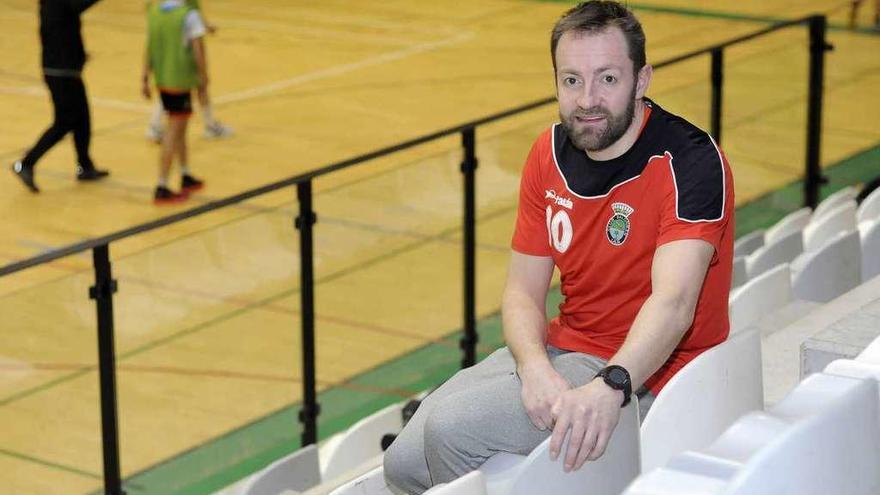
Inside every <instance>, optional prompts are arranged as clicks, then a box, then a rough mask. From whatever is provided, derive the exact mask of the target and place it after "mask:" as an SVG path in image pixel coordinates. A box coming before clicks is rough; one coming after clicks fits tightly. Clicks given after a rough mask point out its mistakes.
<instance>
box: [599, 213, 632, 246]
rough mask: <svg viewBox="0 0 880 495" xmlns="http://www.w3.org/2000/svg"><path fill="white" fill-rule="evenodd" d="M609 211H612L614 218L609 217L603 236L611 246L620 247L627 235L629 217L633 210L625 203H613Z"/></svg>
mask: <svg viewBox="0 0 880 495" xmlns="http://www.w3.org/2000/svg"><path fill="white" fill-rule="evenodd" d="M611 209H612V210H613V211H614V216H612V217H611V220H608V225H607V226H606V227H605V236H606V237H607V238H608V242H610V243H611V244H612V245H614V246H620V245H621V244H623V243H624V242H626V238H627V236H628V235H629V216H630V215H632V212H634V211H635V210H634V209H633V207H632V206H630V205H628V204H626V203H613V204H612V205H611Z"/></svg>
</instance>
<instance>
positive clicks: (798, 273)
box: [791, 232, 862, 303]
mask: <svg viewBox="0 0 880 495" xmlns="http://www.w3.org/2000/svg"><path fill="white" fill-rule="evenodd" d="M861 280H862V255H861V245H860V243H859V234H858V232H844V233H840V234H838V236H837V237H836V238H834V239H832V240H831V241H830V242H828V243H827V244H825V246H824V247H822V248H821V249H820V250H818V251H814V252H807V253H804V254H802V255H800V256H798V257H797V259H795V260H794V261H793V262H792V263H791V288H792V292H793V293H794V297H795V298H797V299H803V300H805V301H815V302H822V303H826V302H829V301H831V300H832V299H834V298H836V297H838V296H840V295H842V294H843V293H845V292H847V291H849V290H851V289H854V288H855V287H856V286H858V285H859V284H860V283H861Z"/></svg>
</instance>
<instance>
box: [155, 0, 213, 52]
mask: <svg viewBox="0 0 880 495" xmlns="http://www.w3.org/2000/svg"><path fill="white" fill-rule="evenodd" d="M181 6H183V0H165V1H163V2H162V4H161V5H160V6H159V8H161V9H163V10H164V9H173V8H175V7H181ZM207 32H208V28H207V27H206V26H205V21H204V20H203V19H202V15H201V14H199V11H198V10H196V9H193V10H190V11H189V13H188V14H186V17H185V18H184V19H183V44H184V45H189V44H190V42H191V41H192V40H194V39H196V38H201V37H202V36H204V35H205V34H207Z"/></svg>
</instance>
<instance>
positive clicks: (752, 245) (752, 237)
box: [733, 229, 764, 257]
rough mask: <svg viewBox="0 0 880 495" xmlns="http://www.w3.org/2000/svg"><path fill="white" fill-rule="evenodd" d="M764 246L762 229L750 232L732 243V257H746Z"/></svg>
mask: <svg viewBox="0 0 880 495" xmlns="http://www.w3.org/2000/svg"><path fill="white" fill-rule="evenodd" d="M763 245H764V229H758V230H755V231H753V232H750V233H748V234H746V235H744V236H742V237H740V238H739V239H737V240H736V241H734V243H733V256H734V257H736V256H746V255H748V254H752V253H753V252H755V250H756V249H758V248H759V247H761V246H763Z"/></svg>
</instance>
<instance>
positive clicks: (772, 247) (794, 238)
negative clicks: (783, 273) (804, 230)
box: [746, 231, 804, 280]
mask: <svg viewBox="0 0 880 495" xmlns="http://www.w3.org/2000/svg"><path fill="white" fill-rule="evenodd" d="M803 252H804V239H803V235H802V234H801V232H800V231H797V232H792V233H790V234H788V235H787V236H785V237H783V238H782V239H779V240H777V241H775V242H773V243H772V244H764V246H763V247H761V248H760V249H758V250H757V251H755V252H754V253H752V254H750V255H748V256H747V257H746V272H747V273H748V277H749V280H751V279H753V278H755V277H757V276H758V275H760V274H762V273H764V272H766V271H767V270H769V269H771V268H773V267H775V266H778V265H781V264H783V263H791V262H792V261H794V259H795V258H797V257H798V255H800V254H801V253H803Z"/></svg>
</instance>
